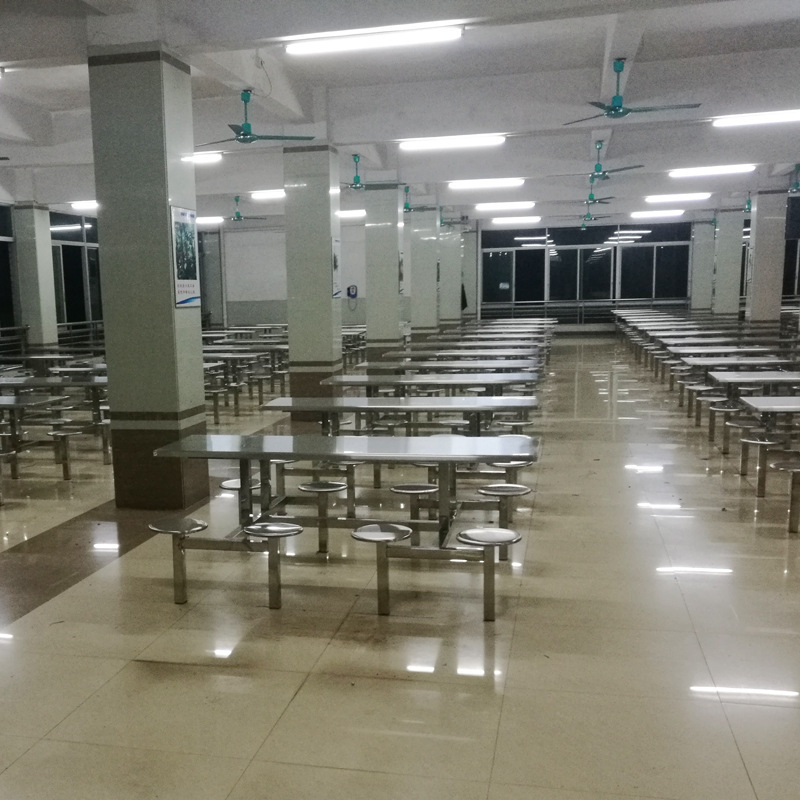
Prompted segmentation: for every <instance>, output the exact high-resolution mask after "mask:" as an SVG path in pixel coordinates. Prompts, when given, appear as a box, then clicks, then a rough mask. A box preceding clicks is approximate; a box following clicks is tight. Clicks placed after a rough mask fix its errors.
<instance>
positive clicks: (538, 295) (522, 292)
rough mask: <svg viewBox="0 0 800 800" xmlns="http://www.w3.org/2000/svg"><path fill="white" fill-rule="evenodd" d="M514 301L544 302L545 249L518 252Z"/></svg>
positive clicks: (515, 265)
mask: <svg viewBox="0 0 800 800" xmlns="http://www.w3.org/2000/svg"><path fill="white" fill-rule="evenodd" d="M514 299H515V300H518V301H528V302H530V301H541V300H544V248H538V247H537V248H528V249H525V250H517V252H516V259H515V261H514Z"/></svg>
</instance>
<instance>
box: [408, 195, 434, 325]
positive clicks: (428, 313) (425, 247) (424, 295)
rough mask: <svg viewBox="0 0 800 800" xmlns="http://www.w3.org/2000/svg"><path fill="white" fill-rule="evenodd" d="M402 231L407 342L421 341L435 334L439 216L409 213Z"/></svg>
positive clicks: (420, 212)
mask: <svg viewBox="0 0 800 800" xmlns="http://www.w3.org/2000/svg"><path fill="white" fill-rule="evenodd" d="M404 231H405V240H406V242H407V246H406V253H407V257H406V275H407V276H408V280H407V281H406V286H405V287H404V291H405V294H406V295H407V296H408V298H409V320H410V323H411V339H412V341H423V340H425V339H427V338H428V337H429V336H433V335H434V334H435V333H438V331H439V282H438V272H439V212H438V211H437V210H435V209H434V210H433V211H410V212H409V213H408V214H406V215H405V228H404Z"/></svg>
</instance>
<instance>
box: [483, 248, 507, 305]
mask: <svg viewBox="0 0 800 800" xmlns="http://www.w3.org/2000/svg"><path fill="white" fill-rule="evenodd" d="M513 267H514V252H513V251H511V250H498V251H494V252H491V253H484V254H483V280H482V289H483V302H484V303H510V302H511V280H512V277H513Z"/></svg>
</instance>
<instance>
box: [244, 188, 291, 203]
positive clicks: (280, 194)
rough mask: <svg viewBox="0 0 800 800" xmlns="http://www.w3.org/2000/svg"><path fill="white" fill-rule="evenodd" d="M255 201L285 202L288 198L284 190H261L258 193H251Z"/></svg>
mask: <svg viewBox="0 0 800 800" xmlns="http://www.w3.org/2000/svg"><path fill="white" fill-rule="evenodd" d="M250 197H251V198H252V199H253V200H283V199H284V198H285V197H286V191H285V190H284V189H259V190H258V191H257V192H250Z"/></svg>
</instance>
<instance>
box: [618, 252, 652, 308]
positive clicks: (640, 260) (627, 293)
mask: <svg viewBox="0 0 800 800" xmlns="http://www.w3.org/2000/svg"><path fill="white" fill-rule="evenodd" d="M621 251H622V256H621V258H622V265H621V268H620V287H619V296H620V297H621V298H622V299H623V300H630V299H632V298H634V297H646V298H651V297H652V296H653V248H652V247H623V248H621Z"/></svg>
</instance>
